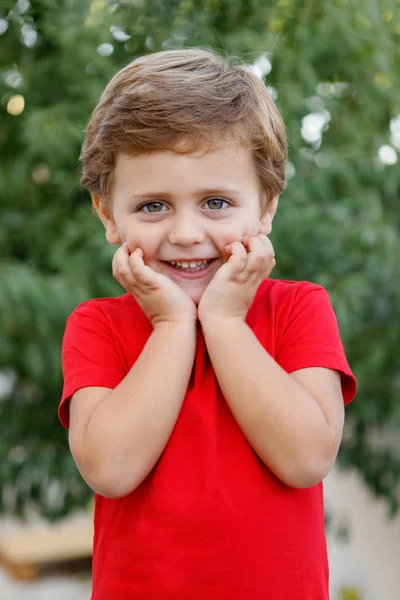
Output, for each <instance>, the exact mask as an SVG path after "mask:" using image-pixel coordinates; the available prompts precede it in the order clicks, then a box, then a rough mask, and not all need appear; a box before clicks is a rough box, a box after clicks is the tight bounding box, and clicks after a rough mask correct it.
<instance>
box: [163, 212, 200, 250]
mask: <svg viewBox="0 0 400 600" xmlns="http://www.w3.org/2000/svg"><path fill="white" fill-rule="evenodd" d="M204 238H205V232H204V228H203V227H202V224H201V223H200V222H199V220H198V219H196V218H193V217H191V216H188V215H187V216H181V217H180V218H179V219H178V218H177V219H176V220H175V221H174V223H173V224H172V225H171V228H170V230H169V233H168V241H169V242H170V244H174V245H176V246H184V247H185V248H189V247H190V246H193V245H194V244H200V243H201V242H203V240H204Z"/></svg>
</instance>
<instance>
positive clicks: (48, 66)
mask: <svg viewBox="0 0 400 600" xmlns="http://www.w3.org/2000/svg"><path fill="white" fill-rule="evenodd" d="M191 46H202V47H204V46H206V47H211V48H214V49H216V50H218V51H221V52H223V53H228V54H230V55H234V56H237V57H239V58H240V59H241V60H242V61H244V62H245V63H246V64H248V65H249V67H251V68H252V69H253V70H254V71H255V72H256V73H257V75H258V76H259V77H260V78H263V79H264V81H265V82H266V85H267V86H268V87H269V89H270V92H271V94H272V97H273V98H274V100H275V102H276V104H277V106H278V108H279V109H280V111H281V113H282V115H283V117H284V119H285V122H286V126H287V133H288V139H289V148H290V156H289V162H288V165H287V176H288V187H287V190H286V191H285V192H284V194H283V195H282V196H281V202H280V207H279V211H278V214H277V216H276V218H275V221H274V231H273V234H272V236H271V238H272V242H273V244H274V247H275V249H276V255H277V267H276V268H275V270H274V274H273V276H274V277H275V278H282V279H295V280H301V279H307V280H310V281H313V282H316V283H319V284H321V285H323V286H325V287H326V288H327V290H328V291H329V293H330V296H331V300H332V303H333V305H334V308H335V310H336V314H337V317H338V320H339V325H340V330H341V334H342V339H343V342H344V345H345V348H346V353H347V356H348V359H349V362H350V364H351V366H352V368H353V370H354V372H355V375H356V377H357V379H358V384H359V391H358V396H357V399H356V401H355V402H353V403H352V404H351V405H350V406H349V407H348V409H347V415H346V428H345V435H344V441H343V444H342V448H341V451H340V455H339V460H338V464H337V467H336V468H335V469H334V471H333V473H332V474H331V475H329V476H328V478H327V480H326V484H325V489H326V523H327V531H328V545H329V556H330V563H331V588H332V591H331V594H332V600H398V598H400V572H399V571H400V570H399V568H398V565H399V557H400V511H399V508H400V484H399V481H400V208H399V191H400V169H399V165H398V152H400V86H399V74H400V0H302V1H301V0H271V1H268V0H229V1H228V0H119V1H107V0H91V1H89V0H18V1H15V0H0V111H1V112H0V114H1V120H0V157H1V161H0V223H1V227H0V555H1V556H2V558H3V567H2V568H0V598H1V599H2V600H3V599H4V600H22V599H27V600H34V599H40V600H46V599H47V598H54V595H55V594H56V593H57V594H58V598H59V600H62V598H64V597H65V598H66V599H67V598H68V600H81V599H82V600H83V599H84V598H86V599H88V598H89V597H90V571H88V570H87V569H86V570H85V569H83V570H79V572H78V573H76V572H75V571H74V572H70V573H65V572H64V573H57V574H54V573H52V572H50V573H49V572H45V573H42V572H41V567H43V566H45V567H46V568H47V567H48V566H49V564H51V556H53V557H55V556H56V558H57V560H58V562H57V561H55V562H57V565H58V566H61V564H63V565H64V563H68V560H69V559H70V560H69V562H72V559H75V560H76V559H79V560H82V559H84V558H85V557H86V558H87V556H88V555H89V554H90V548H89V549H88V540H89V546H90V535H91V534H90V526H89V525H88V524H90V521H91V492H90V490H89V489H88V488H87V486H86V485H85V483H84V482H83V481H82V479H81V478H80V476H79V473H78V472H77V469H76V467H75V466H74V464H73V461H72V459H71V456H70V453H69V449H68V443H67V434H66V432H65V431H64V430H63V428H62V427H61V425H60V424H59V422H58V420H57V406H58V402H59V399H60V395H61V389H62V378H61V363H60V347H61V340H62V335H63V331H64V326H65V320H66V317H67V315H68V314H69V313H70V312H71V311H72V310H73V309H74V308H75V306H76V305H77V304H79V303H80V302H82V301H84V300H86V299H88V298H92V297H96V296H105V295H117V294H120V293H122V289H121V288H120V287H119V286H118V284H117V283H116V282H115V281H114V280H113V278H112V276H111V257H112V252H113V248H112V247H111V246H108V244H107V243H106V242H105V239H104V234H103V230H102V226H101V224H100V222H99V221H98V220H96V219H95V217H94V216H93V215H92V212H91V207H90V202H89V197H88V196H87V195H86V193H84V192H83V191H82V190H81V189H80V186H79V178H80V165H79V161H78V156H79V151H80V146H81V144H82V141H83V132H84V128H85V125H86V122H87V121H88V119H89V116H90V114H91V111H92V110H93V108H94V106H95V104H96V103H97V101H98V99H99V96H100V94H101V91H102V89H103V88H104V86H105V84H106V83H107V81H108V80H109V79H110V77H111V76H112V75H113V74H114V73H115V72H116V71H117V70H119V69H120V68H121V67H123V66H124V65H126V64H127V63H128V62H130V61H131V60H133V59H134V58H135V57H137V56H138V55H142V54H146V53H150V52H153V51H158V50H161V49H171V48H182V47H191ZM63 528H64V529H63ZM24 536H25V537H24ZM26 536H28V537H26ZM67 542H68V543H67ZM63 543H64V545H65V546H66V548H63ZM56 550H57V551H58V554H57V552H56ZM24 552H25V554H24ZM46 552H47V554H46ZM42 570H43V569H42ZM50 571H51V570H50ZM63 594H64V596H63Z"/></svg>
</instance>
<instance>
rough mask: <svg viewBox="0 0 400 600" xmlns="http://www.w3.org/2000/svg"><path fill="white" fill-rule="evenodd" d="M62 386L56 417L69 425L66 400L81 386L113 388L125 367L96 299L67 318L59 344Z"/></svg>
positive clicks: (123, 375) (120, 378) (104, 315)
mask: <svg viewBox="0 0 400 600" xmlns="http://www.w3.org/2000/svg"><path fill="white" fill-rule="evenodd" d="M62 370H63V377H64V388H63V393H62V398H61V402H60V405H59V408H58V416H59V419H60V421H61V423H62V425H64V427H66V428H68V427H69V400H70V398H71V396H72V395H73V394H74V393H75V392H76V391H77V390H78V389H80V388H83V387H89V386H100V387H107V388H110V389H113V388H115V387H116V386H117V385H118V383H119V382H120V381H121V380H122V379H123V378H124V377H125V375H126V368H125V365H124V360H123V359H122V357H121V356H120V354H119V352H118V349H117V346H116V344H115V340H114V337H113V333H112V328H111V326H110V324H109V322H108V317H107V315H106V314H105V313H104V311H103V310H102V308H101V307H100V306H99V304H98V303H96V302H95V301H88V302H86V303H84V304H82V305H80V306H79V307H78V308H77V309H76V310H75V311H74V312H73V313H72V314H71V315H70V317H69V318H68V320H67V325H66V329H65V333H64V338H63V344H62Z"/></svg>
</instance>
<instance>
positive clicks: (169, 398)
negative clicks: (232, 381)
mask: <svg viewBox="0 0 400 600" xmlns="http://www.w3.org/2000/svg"><path fill="white" fill-rule="evenodd" d="M195 346H196V324H195V323H193V324H188V323H187V322H184V323H183V324H180V323H166V322H164V323H160V324H159V325H157V326H156V327H155V328H154V330H153V332H152V334H151V336H150V337H149V339H148V341H147V344H146V346H145V347H144V349H143V351H142V353H141V355H140V357H139V358H138V360H137V362H136V363H135V364H134V366H133V367H132V368H131V370H130V371H129V373H128V374H127V375H126V377H125V378H124V379H123V380H122V381H121V383H120V384H119V385H118V386H117V387H116V388H115V389H114V390H112V391H111V390H109V389H107V388H95V387H92V388H90V387H89V388H83V389H80V390H78V391H77V392H76V393H75V394H74V395H73V397H72V400H71V407H70V434H69V440H70V447H71V452H72V454H73V457H74V459H75V462H76V464H77V466H78V469H79V471H80V473H81V474H82V477H83V478H84V479H85V481H86V482H87V484H88V485H89V486H90V487H91V488H92V489H93V490H94V491H96V492H98V493H99V494H101V495H103V496H106V497H112V498H116V497H120V496H124V495H126V494H128V493H130V492H131V491H133V490H134V489H135V488H136V487H138V486H139V485H140V483H141V482H142V481H143V480H144V479H145V477H146V476H147V475H148V473H149V472H150V471H151V469H152V468H153V467H154V465H155V463H156V462H157V460H158V458H159V457H160V455H161V453H162V451H163V450H164V448H165V446H166V444H167V442H168V439H169V437H170V435H171V432H172V430H173V427H174V425H175V423H176V420H177V417H178V414H179V411H180V408H181V405H182V402H183V399H184V397H185V393H186V389H187V386H188V382H189V378H190V374H191V370H192V366H193V360H194V354H195Z"/></svg>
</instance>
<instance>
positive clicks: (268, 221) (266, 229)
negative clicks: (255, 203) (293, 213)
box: [260, 195, 279, 235]
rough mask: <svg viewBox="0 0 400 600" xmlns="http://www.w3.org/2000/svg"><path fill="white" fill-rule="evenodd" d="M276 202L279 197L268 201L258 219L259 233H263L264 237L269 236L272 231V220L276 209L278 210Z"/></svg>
mask: <svg viewBox="0 0 400 600" xmlns="http://www.w3.org/2000/svg"><path fill="white" fill-rule="evenodd" d="M278 200H279V195H277V196H274V198H272V200H270V201H269V203H268V205H267V208H266V209H265V211H264V213H263V214H262V215H261V218H260V233H264V234H265V235H269V234H270V233H271V231H272V220H273V218H274V216H275V213H276V209H277V208H278Z"/></svg>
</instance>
